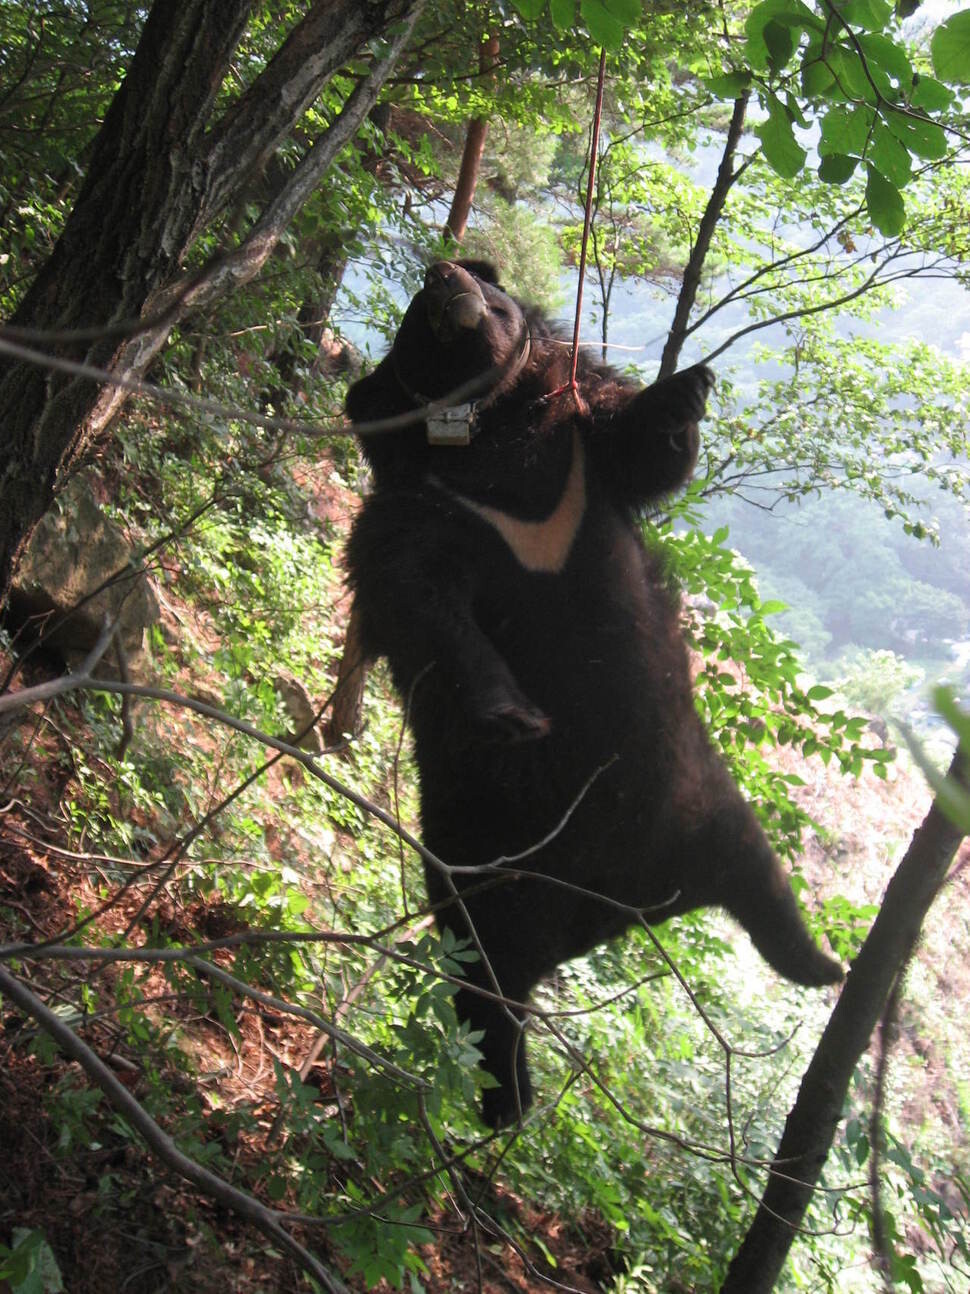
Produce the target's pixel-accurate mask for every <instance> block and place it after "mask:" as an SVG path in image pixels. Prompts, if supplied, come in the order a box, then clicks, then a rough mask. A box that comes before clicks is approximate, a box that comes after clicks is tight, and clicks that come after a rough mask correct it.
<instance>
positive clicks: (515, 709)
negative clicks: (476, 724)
mask: <svg viewBox="0 0 970 1294" xmlns="http://www.w3.org/2000/svg"><path fill="white" fill-rule="evenodd" d="M478 718H479V721H480V722H481V724H482V726H483V727H484V729H485V730H486V732H487V734H488V736H489V737H491V738H492V739H493V740H497V741H507V742H513V741H538V740H539V739H540V738H542V737H545V736H547V735H548V733H549V731H550V729H551V728H552V722H551V720H550V719H549V716H548V715H545V714H543V713H542V711H541V710H540V709H539V708H538V707H537V706H534V705H533V704H532V703H531V702H530V701H527V700H526V699H525V697H524V696H523V695H522V694H521V693H520V692H519V693H511V692H508V691H504V690H503V691H502V692H499V693H494V694H493V695H492V696H490V697H488V698H484V699H483V703H482V705H481V706H480V707H479V709H478Z"/></svg>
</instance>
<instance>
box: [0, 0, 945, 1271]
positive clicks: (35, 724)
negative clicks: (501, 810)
mask: <svg viewBox="0 0 970 1294" xmlns="http://www.w3.org/2000/svg"><path fill="white" fill-rule="evenodd" d="M601 53H602V57H603V67H604V72H605V77H604V85H603V116H602V125H601V130H600V134H599V142H598V147H597V151H596V156H595V167H591V158H590V141H591V137H592V133H593V132H592V124H593V117H594V104H595V101H596V93H597V73H598V68H599V66H600V58H601ZM968 97H970V8H967V6H966V5H965V4H961V3H959V2H958V0H953V2H952V3H947V2H945V0H925V3H922V4H920V3H918V2H915V0H901V2H900V3H896V4H893V3H891V2H890V0H761V2H760V3H750V2H748V0H689V2H688V3H686V4H669V3H666V0H647V2H646V3H640V2H639V0H580V2H579V3H578V4H577V3H575V0H548V2H547V0H515V2H514V3H512V2H511V0H490V2H488V3H486V2H484V0H483V2H482V3H466V2H465V0H454V2H453V3H452V2H446V3H439V4H427V3H424V2H423V0H374V3H368V4H367V5H360V4H356V3H352V2H351V0H327V2H323V0H319V2H314V3H309V4H304V5H298V4H276V5H265V4H260V3H256V2H254V0H216V2H212V0H155V2H154V3H153V4H149V5H135V4H130V3H127V2H126V0H92V2H91V3H83V4H82V3H77V2H76V0H45V2H44V3H28V4H25V3H13V2H12V0H0V320H2V323H0V407H2V408H3V411H4V435H3V437H0V611H2V616H3V618H2V620H0V673H2V678H3V683H2V689H0V786H2V788H3V794H2V795H0V1011H2V1020H3V1032H2V1038H3V1043H2V1047H3V1065H2V1067H0V1075H2V1077H0V1086H2V1088H3V1098H2V1101H0V1106H2V1110H3V1113H2V1114H0V1146H3V1147H4V1149H3V1150H2V1151H0V1186H2V1189H0V1287H2V1286H4V1285H6V1286H9V1287H10V1288H11V1289H13V1290H18V1291H19V1290H23V1291H26V1290H40V1289H44V1290H56V1289H58V1288H69V1289H71V1290H73V1291H78V1292H83V1291H92V1292H94V1291H102V1290H106V1289H121V1288H124V1287H126V1285H127V1284H128V1283H131V1282H132V1281H134V1280H136V1279H137V1280H138V1281H139V1282H140V1283H141V1284H142V1285H144V1286H145V1288H146V1289H149V1290H155V1289H158V1290H162V1289H172V1288H177V1289H179V1290H180V1291H187V1292H188V1294H191V1292H192V1291H199V1292H200V1294H201V1292H203V1291H208V1290H211V1289H215V1288H233V1289H236V1290H240V1291H246V1290H253V1291H255V1290H257V1289H266V1288H273V1289H280V1290H283V1289H293V1290H298V1289H325V1290H348V1289H350V1290H363V1289H379V1288H395V1289H408V1290H410V1291H420V1290H424V1291H428V1292H429V1294H430V1292H433V1291H437V1290H441V1291H444V1290H451V1289H459V1288H467V1289H479V1290H492V1289H508V1288H510V1287H511V1288H513V1289H519V1290H533V1289H535V1290H538V1289H543V1288H567V1289H577V1290H586V1291H588V1290H594V1289H595V1290H599V1289H602V1290H613V1291H616V1292H617V1294H621V1292H622V1291H632V1290H639V1291H655V1292H656V1294H667V1292H670V1291H676V1290H692V1291H716V1290H724V1291H726V1292H728V1294H731V1292H732V1291H734V1292H743V1294H753V1292H755V1294H756V1292H757V1291H762V1290H763V1291H770V1290H779V1291H787V1290H796V1289H805V1288H812V1289H819V1290H833V1291H839V1294H843V1291H849V1290H859V1291H879V1290H884V1289H892V1288H906V1289H910V1290H914V1291H921V1290H926V1291H930V1290H933V1291H937V1290H946V1291H950V1290H952V1291H960V1290H965V1289H966V1287H967V1281H968V1280H970V1222H968V1217H970V1174H968V1171H967V1162H968V1159H967V1155H968V1150H967V1147H968V1144H970V1130H968V1125H970V1106H968V1096H967V1090H966V1077H965V1075H966V1070H967V1065H968V1063H970V1053H968V1047H967V1041H966V1038H965V1037H964V1034H965V1029H964V1027H963V1021H962V1016H963V1015H964V1013H965V1010H964V1001H965V995H966V992H967V987H968V978H967V975H966V972H965V970H964V969H963V966H964V965H965V963H966V961H967V958H966V954H967V952H968V941H967V934H966V931H967V919H966V911H967V908H966V904H967V902H968V900H970V893H968V880H967V875H968V871H967V867H966V863H967V861H968V855H967V853H966V848H965V846H964V847H963V848H962V852H961V841H962V839H963V837H964V835H965V834H966V833H967V832H968V831H970V807H968V806H970V792H968V790H967V783H968V775H967V763H966V758H965V757H961V753H960V752H961V750H963V751H964V752H966V751H968V750H970V720H968V718H967V699H968V696H970V591H968V586H967V579H966V571H967V561H968V559H970V512H968V509H970V461H968V427H970V384H968V382H967V364H968V363H970V309H968V298H967V295H966V293H967V288H968V286H970V279H968V276H970V178H968V159H970V153H968V141H970V114H968ZM591 175H592V182H591V184H590V186H589V211H588V214H589V217H590V227H589V236H588V241H587V245H586V256H587V261H586V273H585V281H584V288H585V298H584V299H585V307H584V310H583V312H582V315H581V319H580V323H581V332H580V336H581V344H582V345H583V346H586V347H589V348H591V349H592V350H593V351H594V353H595V354H596V355H597V356H598V357H602V358H603V359H604V360H605V361H607V362H609V363H611V364H613V365H614V366H615V367H617V368H618V369H621V370H623V371H624V372H626V373H628V374H631V375H634V376H636V377H637V379H638V380H640V381H642V382H644V383H649V382H651V381H653V380H655V379H656V378H657V377H658V376H664V375H667V374H670V373H673V372H674V371H675V370H677V369H678V368H681V367H684V366H686V365H687V364H691V363H694V362H696V361H698V360H701V359H703V360H705V361H706V362H708V363H710V364H711V366H712V367H713V369H714V371H715V373H716V377H717V385H716V389H715V391H714V393H713V395H712V397H711V402H710V408H709V417H708V419H707V420H706V421H705V422H704V423H703V426H702V451H701V460H700V462H699V464H698V469H697V471H696V473H695V477H694V479H693V481H692V483H691V484H690V486H689V487H688V489H687V491H686V492H685V493H684V495H683V496H681V497H680V498H678V499H676V500H672V501H670V502H669V504H668V505H667V506H665V507H664V508H663V509H662V510H660V511H659V512H654V513H652V514H651V515H649V516H644V517H643V518H642V526H643V529H644V534H645V536H646V537H647V542H649V543H650V544H651V545H652V546H653V547H655V548H656V549H657V550H658V551H659V552H660V553H662V555H663V559H664V563H665V569H666V571H667V572H668V575H669V580H670V583H671V586H672V588H674V589H675V590H676V592H677V595H678V596H679V598H680V601H681V610H682V621H683V626H684V632H685V634H686V635H687V639H688V642H689V645H690V647H691V651H692V660H693V664H694V669H695V674H696V678H695V701H696V705H697V707H698V710H699V713H700V715H701V717H702V719H703V720H704V723H705V725H706V727H707V729H708V731H709V733H710V736H711V739H712V741H713V742H714V744H715V746H716V747H717V748H718V750H719V751H720V752H721V753H722V754H723V756H724V758H725V760H726V761H727V762H728V764H729V767H730V769H731V772H732V775H733V776H734V778H735V779H736V781H737V782H738V784H739V786H740V787H741V788H742V791H743V793H744V795H745V797H746V798H747V799H749V800H750V801H751V803H752V804H753V805H754V807H755V809H756V811H757V813H758V816H759V818H760V820H761V822H762V824H763V825H764V827H765V830H766V831H767V833H768V834H769V836H770V838H771V840H772V843H773V845H774V847H775V849H776V850H777V852H778V854H779V855H780V856H781V858H782V859H783V860H784V862H785V863H786V865H787V866H789V867H790V869H791V876H792V883H793V886H794V888H795V892H796V894H797V896H798V898H799V901H800V903H801V905H802V908H803V912H804V915H805V918H806V920H807V922H808V923H809V925H810V928H811V930H812V932H813V935H814V936H816V937H818V938H819V939H822V938H823V937H824V938H825V939H827V940H828V942H829V944H830V946H831V949H832V951H833V952H834V953H835V954H836V955H837V957H838V958H840V959H841V960H842V961H843V962H844V963H845V964H846V965H847V966H850V967H851V970H850V974H849V977H848V980H847V983H846V985H845V987H844V988H843V989H842V990H841V991H837V990H832V991H826V992H825V993H824V994H820V995H814V996H811V997H809V996H808V995H806V994H804V993H803V992H800V991H797V990H794V989H792V988H791V987H790V986H786V985H783V984H781V983H780V982H779V981H778V980H777V979H776V978H774V977H773V976H772V975H771V973H770V972H768V971H767V970H766V969H765V968H763V967H762V966H760V965H759V964H757V963H756V960H755V959H754V957H753V956H752V954H751V951H750V948H749V947H748V946H747V944H746V943H745V942H744V941H743V939H742V938H741V936H740V935H739V934H738V932H737V931H736V930H735V928H734V927H732V926H731V925H730V924H729V923H728V922H727V921H726V920H722V919H721V918H719V917H718V916H716V915H712V914H710V913H708V914H700V915H694V916H688V917H685V918H680V919H678V920H677V921H672V922H670V923H668V924H667V925H665V926H663V927H660V928H659V930H653V929H648V928H647V926H646V925H644V926H643V928H642V929H638V930H635V931H634V932H633V933H632V934H630V935H628V936H627V937H626V938H625V939H624V940H622V941H620V942H616V943H613V944H610V945H608V946H606V947H604V948H601V949H599V950H597V951H596V952H594V953H592V954H590V955H588V956H587V957H584V958H579V959H577V960H575V961H574V962H571V963H569V964H568V965H567V966H565V967H563V968H562V969H561V970H560V971H559V972H558V973H557V975H556V976H555V977H553V978H551V979H550V980H549V981H547V982H545V983H544V984H543V985H541V987H540V989H539V991H538V992H537V994H536V996H535V999H534V1000H533V1001H532V1002H531V1003H530V1004H529V1011H530V1020H529V1031H530V1054H531V1055H533V1056H534V1057H535V1069H536V1078H537V1088H538V1089H539V1092H538V1098H537V1102H536V1108H535V1110H534V1112H533V1113H532V1114H530V1116H529V1117H528V1118H527V1119H526V1120H525V1121H524V1123H523V1124H522V1125H521V1126H517V1127H513V1128H509V1129H506V1130H504V1131H500V1132H495V1133H490V1134H489V1135H486V1134H485V1131H484V1128H483V1126H482V1125H481V1124H480V1123H479V1122H478V1120H477V1118H476V1115H475V1108H476V1104H477V1097H476V1088H477V1086H478V1084H479V1083H480V1072H479V1070H478V1068H477V1061H478V1056H479V1053H478V1050H477V1048H476V1042H477V1041H479V1040H478V1039H476V1037H475V1036H474V1035H469V1032H468V1030H467V1028H462V1027H460V1026H459V1025H458V1024H457V1022H456V1018H455V1014H454V1010H453V1007H452V1001H451V999H452V997H453V995H454V993H455V991H456V989H457V988H458V987H459V986H460V985H461V984H462V982H463V979H464V977H465V974H466V972H467V967H468V965H469V963H470V960H472V959H474V958H476V957H477V956H478V954H477V952H476V951H475V949H474V948H473V947H470V946H468V945H467V944H462V943H456V942H455V941H454V940H453V939H449V938H448V937H439V936H438V935H437V934H436V933H435V926H434V921H433V917H432V915H431V914H430V913H429V912H428V910H427V907H426V903H425V899H424V894H423V890H422V887H421V884H420V862H419V855H420V841H419V832H420V828H419V826H418V823H419V805H418V797H417V790H416V781H415V771H414V766H413V762H412V757H411V751H410V747H409V741H408V739H407V736H406V722H405V720H406V716H405V714H404V713H403V709H402V706H401V705H400V704H399V703H398V702H397V701H396V700H395V699H394V697H393V693H392V690H391V687H390V682H389V679H388V677H387V674H386V671H385V670H384V668H383V667H382V666H380V665H379V664H377V665H373V666H372V667H371V668H370V669H369V670H368V672H367V680H366V688H365V690H364V692H363V698H362V701H361V703H360V704H361V706H362V710H361V712H360V713H359V714H358V713H357V697H356V694H355V696H354V697H353V698H352V703H351V704H350V705H346V704H344V705H341V704H340V700H341V697H345V696H346V694H347V690H348V686H349V683H351V682H352V683H354V684H357V683H361V682H362V678H361V675H362V671H361V670H360V669H358V668H357V667H358V666H359V665H360V662H359V661H358V660H357V659H356V658H355V657H354V654H353V644H354V628H353V625H354V619H353V608H352V599H351V598H350V595H349V594H348V592H347V589H346V587H345V584H344V579H343V575H344V569H343V564H342V563H343V547H344V542H345V539H346V534H347V530H348V527H349V524H350V519H351V517H352V516H353V514H354V512H355V510H356V508H357V506H358V504H359V499H360V497H361V494H362V493H363V492H364V491H365V490H366V489H367V488H368V481H367V474H366V471H365V468H364V465H363V461H362V459H361V457H360V456H359V454H358V450H357V448H356V445H355V443H354V440H353V437H352V436H351V435H350V432H349V428H348V426H347V423H346V420H345V418H344V416H343V412H342V410H343V400H344V397H345V394H346V390H347V387H348V384H349V383H350V382H352V381H353V380H354V378H355V377H357V376H359V374H360V373H361V372H362V371H364V370H365V369H366V368H368V367H369V366H370V365H372V364H373V363H374V362H375V361H376V360H377V359H379V357H380V356H381V354H382V353H383V351H384V350H385V348H386V345H387V343H388V340H389V339H390V338H391V337H393V335H394V333H395V331H396V328H397V326H398V323H399V322H400V318H401V314H402V310H403V308H404V306H405V305H406V303H407V301H408V300H409V299H410V297H411V295H412V294H413V293H414V291H415V290H416V289H417V287H418V286H419V285H420V283H421V280H422V277H423V274H424V271H425V268H426V267H427V265H428V264H429V263H430V262H432V261H434V260H437V259H441V258H450V257H454V256H457V255H463V256H470V257H484V258H487V259H489V260H491V261H492V262H494V263H495V264H496V265H498V266H499V267H500V269H501V273H502V279H503V283H504V284H505V285H506V286H507V287H508V288H509V289H510V290H512V291H514V292H515V293H516V294H517V295H520V296H522V297H524V298H526V299H528V300H529V301H532V302H535V303H536V304H537V305H538V306H540V307H541V308H542V309H543V310H545V311H546V312H547V313H549V314H551V315H553V316H555V317H558V318H560V319H561V320H562V321H563V330H564V336H566V335H567V334H568V331H569V330H570V327H571V314H572V311H573V309H574V306H575V302H576V291H577V280H578V272H577V271H578V266H579V262H580V258H581V256H582V255H583V251H584V236H583V231H584V223H585V217H586V215H587V211H586V206H587V185H588V183H589V182H590V177H591ZM341 688H343V689H344V691H343V692H341V690H340V689H341ZM887 722H888V724H889V726H887ZM910 749H912V752H913V754H912V756H911V755H910V753H909V751H910ZM954 752H956V753H954ZM947 764H949V770H950V775H949V777H946V776H945V771H944V770H945V768H946V766H947ZM921 770H922V771H921ZM924 778H928V779H929V781H928V782H927V781H926V780H924ZM59 1282H60V1283H59Z"/></svg>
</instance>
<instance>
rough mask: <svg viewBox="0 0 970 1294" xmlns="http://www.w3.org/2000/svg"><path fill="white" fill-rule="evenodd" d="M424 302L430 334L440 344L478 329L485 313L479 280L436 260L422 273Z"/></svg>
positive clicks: (448, 262) (458, 268)
mask: <svg viewBox="0 0 970 1294" xmlns="http://www.w3.org/2000/svg"><path fill="white" fill-rule="evenodd" d="M424 299H425V309H426V310H427V312H428V323H429V324H430V325H431V331H432V332H433V333H434V335H435V336H436V337H437V338H438V340H439V341H441V342H449V341H454V339H455V337H456V336H457V335H458V333H460V332H463V331H465V330H470V329H475V328H477V327H478V325H479V324H480V323H481V321H482V320H483V319H484V317H485V315H486V314H487V313H488V305H487V304H486V301H485V295H484V293H483V292H482V289H481V287H480V285H479V283H478V280H477V279H476V278H475V276H474V275H473V274H469V272H468V271H467V270H466V269H463V268H462V266H460V265H455V264H453V263H452V262H451V261H436V262H435V264H434V265H432V266H431V268H430V269H429V270H428V272H427V274H425V276H424Z"/></svg>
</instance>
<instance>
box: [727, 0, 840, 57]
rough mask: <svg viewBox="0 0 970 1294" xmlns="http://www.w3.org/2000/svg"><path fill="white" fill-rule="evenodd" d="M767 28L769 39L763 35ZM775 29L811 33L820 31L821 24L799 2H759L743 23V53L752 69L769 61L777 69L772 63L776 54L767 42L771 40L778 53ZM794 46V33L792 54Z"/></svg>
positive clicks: (771, 0) (789, 0)
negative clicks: (770, 29) (769, 33)
mask: <svg viewBox="0 0 970 1294" xmlns="http://www.w3.org/2000/svg"><path fill="white" fill-rule="evenodd" d="M769 26H772V28H773V32H772V35H771V36H767V35H766V31H767V28H768V27H769ZM778 27H789V28H793V29H795V32H797V29H799V28H802V29H804V30H806V31H811V30H822V23H821V22H820V20H819V18H818V17H817V15H816V14H814V13H813V12H812V10H811V9H809V8H808V6H807V5H804V4H802V3H801V0H761V4H758V5H755V7H754V8H753V9H752V10H751V12H750V14H748V17H747V20H746V21H745V24H744V31H745V35H746V36H747V43H746V53H747V57H748V60H749V62H750V63H751V66H752V67H754V68H764V67H767V66H768V62H769V59H771V61H772V63H773V64H774V65H775V66H776V67H777V66H778V65H777V64H775V63H774V60H775V51H773V50H772V46H771V43H770V42H772V41H774V42H775V46H776V51H778V50H780V48H781V45H780V37H778V36H777V28H778ZM797 43H798V36H797V34H794V33H793V35H792V44H791V48H792V52H794V49H795V46H796V45H797Z"/></svg>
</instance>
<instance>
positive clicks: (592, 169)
mask: <svg viewBox="0 0 970 1294" xmlns="http://www.w3.org/2000/svg"><path fill="white" fill-rule="evenodd" d="M605 80H606V50H605V49H601V50H600V71H599V80H598V81H597V83H596V111H595V113H594V114H593V138H592V140H591V142H590V146H589V180H588V181H587V184H586V218H585V220H584V222H583V245H582V248H581V250H580V253H579V285H578V287H577V288H576V322H575V323H574V325H573V362H572V368H571V369H570V370H569V385H570V387H571V388H572V389H573V390H574V391H575V389H576V365H577V363H578V362H579V322H580V315H581V313H582V309H583V280H584V278H585V277H586V249H587V247H588V246H589V231H590V226H591V225H592V223H593V185H594V183H595V181H596V155H597V152H598V150H599V144H600V122H601V120H602V118H603V84H604V82H605Z"/></svg>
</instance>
